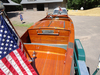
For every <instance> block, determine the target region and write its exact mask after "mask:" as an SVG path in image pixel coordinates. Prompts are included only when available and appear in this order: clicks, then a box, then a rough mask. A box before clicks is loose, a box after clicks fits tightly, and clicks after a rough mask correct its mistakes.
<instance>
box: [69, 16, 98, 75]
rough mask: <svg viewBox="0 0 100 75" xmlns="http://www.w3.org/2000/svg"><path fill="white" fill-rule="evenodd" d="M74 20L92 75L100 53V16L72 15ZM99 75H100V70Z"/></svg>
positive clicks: (77, 35)
mask: <svg viewBox="0 0 100 75" xmlns="http://www.w3.org/2000/svg"><path fill="white" fill-rule="evenodd" d="M70 17H71V19H72V20H73V22H74V27H75V38H77V39H80V41H81V43H82V45H83V48H84V50H85V53H86V65H87V66H88V67H89V68H90V72H91V75H92V73H93V72H94V70H95V69H96V67H97V64H98V57H99V54H100V17H91V16H70ZM97 75H100V71H99V72H98V74H97Z"/></svg>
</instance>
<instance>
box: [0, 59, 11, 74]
mask: <svg viewBox="0 0 100 75" xmlns="http://www.w3.org/2000/svg"><path fill="white" fill-rule="evenodd" d="M0 68H1V70H2V71H3V72H4V74H6V75H13V74H12V73H11V71H10V70H9V69H8V68H7V67H6V65H5V64H4V63H3V62H2V61H1V60H0Z"/></svg>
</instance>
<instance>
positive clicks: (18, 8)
mask: <svg viewBox="0 0 100 75" xmlns="http://www.w3.org/2000/svg"><path fill="white" fill-rule="evenodd" d="M12 1H13V2H15V3H18V4H20V2H21V1H22V0H12ZM16 8H17V10H22V9H23V7H22V5H21V6H16Z"/></svg>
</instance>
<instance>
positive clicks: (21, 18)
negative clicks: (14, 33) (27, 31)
mask: <svg viewBox="0 0 100 75" xmlns="http://www.w3.org/2000/svg"><path fill="white" fill-rule="evenodd" d="M19 15H20V20H21V22H22V24H23V23H24V22H23V16H22V14H21V13H20V12H19Z"/></svg>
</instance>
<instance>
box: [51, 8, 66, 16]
mask: <svg viewBox="0 0 100 75" xmlns="http://www.w3.org/2000/svg"><path fill="white" fill-rule="evenodd" d="M57 14H61V15H67V11H66V10H65V9H62V11H59V10H54V12H53V15H57Z"/></svg>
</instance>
